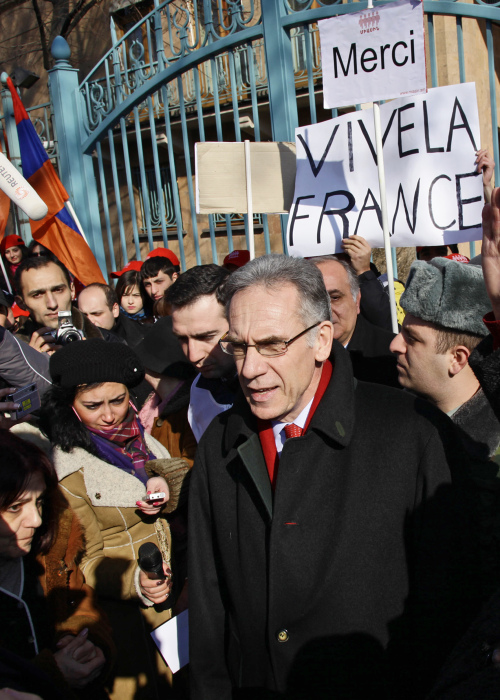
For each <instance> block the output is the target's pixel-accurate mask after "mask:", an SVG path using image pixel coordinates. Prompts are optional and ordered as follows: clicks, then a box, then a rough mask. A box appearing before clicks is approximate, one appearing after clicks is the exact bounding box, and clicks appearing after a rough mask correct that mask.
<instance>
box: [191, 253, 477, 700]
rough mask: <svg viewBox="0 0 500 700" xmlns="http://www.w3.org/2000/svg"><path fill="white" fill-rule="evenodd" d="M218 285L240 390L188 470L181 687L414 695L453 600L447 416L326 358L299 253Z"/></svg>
mask: <svg viewBox="0 0 500 700" xmlns="http://www.w3.org/2000/svg"><path fill="white" fill-rule="evenodd" d="M227 295H228V307H227V309H228V322H229V330H228V332H227V333H226V334H225V335H224V336H223V337H222V338H221V340H220V345H221V348H222V349H223V350H224V351H225V352H227V353H229V354H231V355H233V356H234V359H235V362H236V367H237V370H238V374H239V380H240V384H241V388H242V393H241V395H240V396H239V397H238V398H237V400H236V402H235V404H234V406H233V408H232V409H230V410H229V411H227V412H224V413H221V414H220V415H218V416H217V417H216V418H215V419H214V421H213V422H212V423H211V425H210V427H209V428H208V429H207V431H206V432H205V434H204V435H203V437H202V439H201V441H200V443H199V447H198V453H197V458H196V461H195V465H194V467H193V472H192V481H191V486H190V503H189V512H190V523H189V564H190V569H189V587H190V593H189V595H190V665H191V693H192V695H191V697H192V698H194V699H195V700H198V699H199V700H229V699H230V698H252V700H255V699H256V698H275V697H276V698H278V697H279V698H287V699H290V700H291V699H293V700H296V699H297V700H298V699H299V698H304V699H305V698H314V699H315V700H316V699H318V698H325V699H326V698H334V699H335V700H338V699H339V698H341V699H344V698H345V699H346V700H347V698H349V700H353V699H354V698H360V699H361V698H363V700H365V699H366V698H370V700H373V698H391V699H392V698H394V699H395V698H398V699H399V698H405V700H408V699H410V698H421V697H423V695H424V694H425V691H426V689H428V687H430V683H431V682H432V679H433V677H434V674H435V673H436V672H437V670H438V668H439V665H440V664H441V663H442V661H443V658H444V656H445V655H446V653H447V652H448V650H449V648H450V646H451V645H452V644H453V642H454V641H455V640H456V638H457V635H458V634H459V633H460V632H461V630H462V627H461V622H462V619H461V618H462V613H463V612H464V609H465V608H464V606H463V605H462V599H461V598H460V596H462V595H464V594H465V592H466V588H464V587H463V586H461V583H462V581H461V578H460V577H461V573H462V571H463V570H462V569H461V568H460V567H459V566H457V565H456V561H455V560H456V559H458V555H459V553H460V552H461V550H460V546H461V542H460V541H459V528H458V527H457V525H456V522H455V516H456V513H455V510H454V501H453V499H452V488H451V485H450V484H451V473H450V457H449V455H448V456H447V454H446V451H445V447H444V444H447V443H448V440H449V436H450V432H449V431H450V424H449V419H448V418H447V416H445V415H443V414H442V413H441V412H439V411H438V410H436V409H435V408H434V407H433V406H431V405H429V404H427V403H426V402H424V401H422V400H420V399H418V398H414V397H412V396H409V395H406V394H405V393H404V392H401V391H399V390H396V389H392V388H389V387H384V386H378V385H373V384H365V383H364V382H358V381H357V380H355V379H354V378H353V376H352V369H351V363H350V360H349V356H348V354H347V353H346V351H345V350H344V349H343V348H342V346H341V345H340V344H338V343H336V342H335V346H334V353H333V356H332V359H333V363H330V361H329V360H328V358H329V356H330V351H331V346H332V341H333V328H332V323H331V320H330V319H331V311H330V302H329V298H328V295H327V293H326V289H325V286H324V283H323V280H322V277H321V273H320V272H319V270H318V269H317V268H316V267H315V266H314V265H313V263H312V262H309V261H307V260H302V259H296V258H288V257H286V256H277V255H271V256H264V257H262V258H258V259H256V260H254V261H252V262H250V263H248V264H247V265H246V266H245V267H244V268H242V269H240V270H238V271H237V272H235V273H234V274H233V275H232V276H231V278H230V279H229V280H228V282H227ZM288 436H290V437H288ZM458 460H459V458H458V456H454V457H453V462H452V466H453V470H454V472H457V471H458V470H459V461H458ZM452 559H453V561H452ZM460 563H461V562H460ZM457 589H459V590H457Z"/></svg>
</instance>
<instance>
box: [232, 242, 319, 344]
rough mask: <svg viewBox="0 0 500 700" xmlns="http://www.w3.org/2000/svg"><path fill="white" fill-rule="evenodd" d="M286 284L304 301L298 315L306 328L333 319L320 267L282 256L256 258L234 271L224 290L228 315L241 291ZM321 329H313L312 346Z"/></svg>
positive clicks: (310, 340) (277, 286)
mask: <svg viewBox="0 0 500 700" xmlns="http://www.w3.org/2000/svg"><path fill="white" fill-rule="evenodd" d="M286 284H292V285H293V286H294V287H295V288H296V289H297V292H298V294H299V299H300V307H299V309H298V313H299V316H300V318H301V320H302V321H303V323H304V325H305V327H306V328H307V327H308V326H312V325H313V323H320V322H321V321H331V320H332V311H331V307H330V299H329V297H328V294H327V292H326V288H325V283H324V281H323V276H322V275H321V272H320V271H319V270H318V268H317V267H316V266H315V265H313V264H312V263H311V262H310V261H309V260H304V259H303V258H292V257H288V256H287V255H278V254H272V255H264V256H262V257H261V258H256V259H255V260H252V261H251V262H249V263H247V264H246V265H245V266H244V267H240V268H239V270H236V272H233V274H232V275H231V277H229V279H228V281H227V282H226V285H225V289H224V293H225V295H226V312H227V313H229V306H230V304H231V299H232V298H233V296H234V295H235V294H236V293H237V292H241V291H243V290H245V289H248V287H252V286H254V285H260V286H263V287H268V288H270V289H280V288H281V287H282V286H283V285H286ZM317 330H318V329H317V328H313V329H312V330H311V331H310V332H309V333H308V334H307V335H308V340H309V345H311V346H312V345H313V344H314V341H315V339H316V334H317Z"/></svg>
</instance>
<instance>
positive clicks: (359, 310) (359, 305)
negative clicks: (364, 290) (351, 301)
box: [356, 291, 361, 314]
mask: <svg viewBox="0 0 500 700" xmlns="http://www.w3.org/2000/svg"><path fill="white" fill-rule="evenodd" d="M356 309H357V311H358V314H359V313H360V312H361V291H359V292H358V296H357V297H356Z"/></svg>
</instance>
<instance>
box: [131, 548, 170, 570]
mask: <svg viewBox="0 0 500 700" xmlns="http://www.w3.org/2000/svg"><path fill="white" fill-rule="evenodd" d="M137 563H138V564H139V567H140V568H141V569H142V571H144V573H145V574H152V575H151V576H149V577H148V578H150V579H166V578H167V577H166V576H165V573H164V571H163V559H162V556H161V552H160V550H159V549H158V547H157V546H156V545H155V543H154V542H144V544H141V546H140V547H139V559H138V560H137Z"/></svg>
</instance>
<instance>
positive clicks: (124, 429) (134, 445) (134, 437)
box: [87, 407, 152, 483]
mask: <svg viewBox="0 0 500 700" xmlns="http://www.w3.org/2000/svg"><path fill="white" fill-rule="evenodd" d="M87 429H88V430H89V431H90V432H91V433H94V435H97V436H98V437H100V438H103V439H104V440H107V441H108V442H112V443H114V447H115V448H116V449H117V450H120V452H121V453H122V454H123V455H125V456H126V457H128V458H129V459H130V460H131V462H132V464H133V468H134V471H135V473H136V476H137V477H138V478H139V479H140V480H141V481H143V482H144V483H146V480H147V476H146V470H145V468H144V465H145V463H146V462H147V461H148V459H151V456H152V455H151V454H150V452H149V450H148V448H147V445H146V442H145V440H144V437H143V433H142V431H141V428H140V426H139V421H138V419H137V416H136V414H135V411H134V410H133V409H132V407H130V408H129V410H128V413H127V415H126V416H125V418H124V419H123V421H122V422H121V423H120V425H117V426H116V427H114V428H108V429H107V430H104V429H101V428H90V427H89V426H87Z"/></svg>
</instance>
